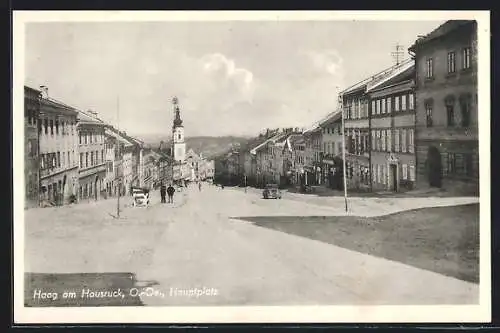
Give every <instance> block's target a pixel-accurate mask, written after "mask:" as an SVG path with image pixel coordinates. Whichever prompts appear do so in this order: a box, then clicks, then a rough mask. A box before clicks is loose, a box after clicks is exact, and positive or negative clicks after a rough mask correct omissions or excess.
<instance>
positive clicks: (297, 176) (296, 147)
mask: <svg viewBox="0 0 500 333" xmlns="http://www.w3.org/2000/svg"><path fill="white" fill-rule="evenodd" d="M289 142H290V147H291V149H292V160H293V165H292V171H293V183H294V184H295V185H305V181H306V180H305V171H304V167H305V165H306V152H305V151H306V141H305V140H304V136H303V135H297V136H292V137H291V138H290V140H289Z"/></svg>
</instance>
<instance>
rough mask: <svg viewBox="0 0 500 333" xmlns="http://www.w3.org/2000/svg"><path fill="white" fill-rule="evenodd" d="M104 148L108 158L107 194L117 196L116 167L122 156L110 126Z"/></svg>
mask: <svg viewBox="0 0 500 333" xmlns="http://www.w3.org/2000/svg"><path fill="white" fill-rule="evenodd" d="M104 137H105V139H104V149H105V160H106V178H105V186H106V195H107V196H108V197H111V196H115V195H117V194H118V193H117V192H118V188H119V185H118V172H117V170H116V168H117V167H118V165H119V162H120V158H119V156H118V153H119V149H118V143H117V141H118V140H117V139H116V137H115V136H114V135H113V134H112V132H111V130H110V129H109V128H106V129H105V132H104Z"/></svg>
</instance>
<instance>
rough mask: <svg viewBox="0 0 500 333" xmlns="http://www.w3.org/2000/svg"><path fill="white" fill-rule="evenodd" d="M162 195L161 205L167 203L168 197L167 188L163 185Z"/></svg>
mask: <svg viewBox="0 0 500 333" xmlns="http://www.w3.org/2000/svg"><path fill="white" fill-rule="evenodd" d="M160 195H161V203H166V202H167V200H166V196H167V187H166V186H165V185H163V184H162V185H161V188H160Z"/></svg>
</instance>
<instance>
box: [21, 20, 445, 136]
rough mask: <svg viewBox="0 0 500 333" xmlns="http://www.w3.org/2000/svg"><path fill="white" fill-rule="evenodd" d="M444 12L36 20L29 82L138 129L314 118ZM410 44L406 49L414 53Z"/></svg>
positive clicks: (206, 128)
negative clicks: (357, 17) (414, 17)
mask: <svg viewBox="0 0 500 333" xmlns="http://www.w3.org/2000/svg"><path fill="white" fill-rule="evenodd" d="M441 23H443V21H418V22H403V21H392V22H383V21H333V22H332V21H295V22H293V21H288V22H286V21H277V22H272V21H262V22H250V21H247V22H244V21H238V22H236V21H234V22H157V23H153V22H151V23H145V22H124V23H120V22H109V23H105V22H102V23H99V22H97V23H29V24H28V25H27V27H26V40H25V42H26V45H25V57H26V58H25V61H26V67H25V69H26V71H25V75H26V78H25V83H26V84H27V85H30V86H32V87H35V88H36V87H38V86H40V85H46V86H48V87H49V95H50V97H53V98H56V99H60V100H61V101H63V102H65V103H68V104H70V105H73V106H75V107H77V108H80V109H83V110H87V109H92V110H95V111H97V112H98V114H99V115H100V117H101V118H102V119H103V120H105V121H108V122H110V123H112V124H116V122H117V104H118V103H117V100H118V99H119V105H120V107H119V110H120V120H119V123H120V128H122V129H124V130H126V131H128V132H129V133H132V134H136V135H140V134H162V133H169V132H170V130H171V124H172V118H173V112H172V106H171V98H172V97H173V96H174V95H175V96H178V98H179V101H180V103H181V110H182V117H183V120H184V125H185V128H186V135H187V136H195V135H231V134H232V135H253V134H256V133H258V132H260V131H261V130H262V129H264V128H266V127H285V126H294V127H295V126H298V127H307V126H308V125H310V124H312V123H313V122H314V121H316V120H317V119H319V118H321V117H323V116H324V115H325V114H328V113H329V112H332V111H333V110H334V109H335V107H336V94H337V92H338V90H339V89H340V90H342V89H345V88H347V86H349V85H351V84H354V83H356V82H357V81H359V80H362V79H364V78H365V77H367V76H369V75H371V74H374V73H376V72H378V71H380V70H383V69H384V68H386V67H388V66H391V65H392V64H393V63H394V59H393V58H392V57H391V52H392V51H394V48H395V45H396V44H397V43H399V44H402V45H403V46H405V50H406V48H408V47H409V46H410V45H411V44H412V43H413V42H414V41H415V39H416V38H417V36H418V35H423V34H427V33H429V32H430V31H432V30H433V29H435V28H436V27H438V26H439V25H440V24H441ZM407 56H408V54H407V52H405V57H407Z"/></svg>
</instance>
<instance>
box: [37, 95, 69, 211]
mask: <svg viewBox="0 0 500 333" xmlns="http://www.w3.org/2000/svg"><path fill="white" fill-rule="evenodd" d="M42 95H43V96H42V98H41V100H40V116H39V122H40V125H39V126H38V137H39V149H40V196H41V200H40V201H41V203H42V205H45V204H49V205H61V204H65V203H68V202H71V201H72V200H73V199H74V197H73V196H74V195H76V191H77V188H78V182H79V179H78V155H77V154H78V140H77V136H78V130H77V117H78V111H77V110H76V109H74V108H72V107H70V106H68V105H66V104H63V103H61V102H59V101H56V100H54V99H51V98H49V97H48V95H47V93H46V91H45V92H43V93H42Z"/></svg>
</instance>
